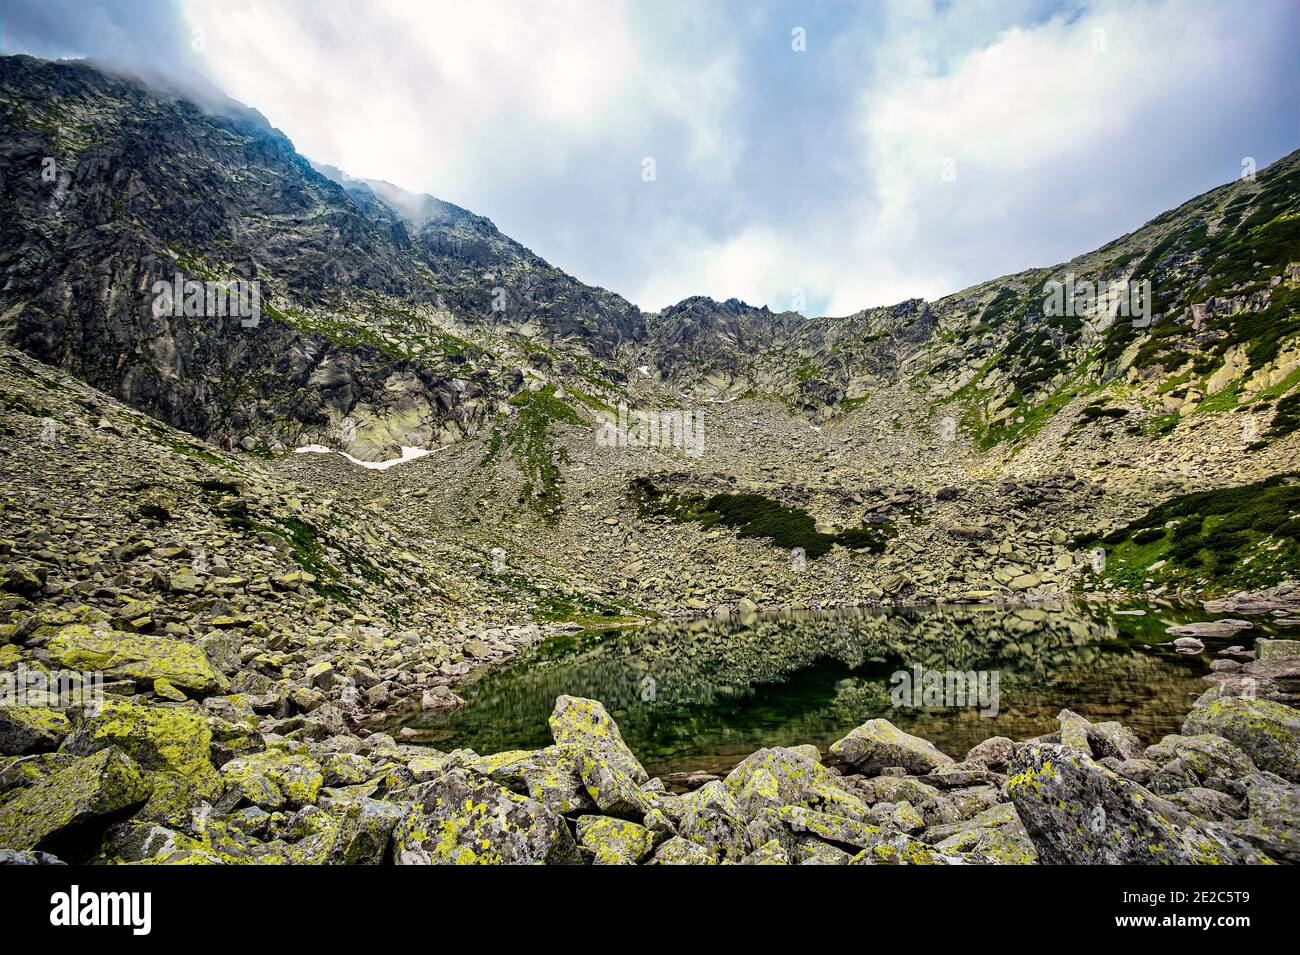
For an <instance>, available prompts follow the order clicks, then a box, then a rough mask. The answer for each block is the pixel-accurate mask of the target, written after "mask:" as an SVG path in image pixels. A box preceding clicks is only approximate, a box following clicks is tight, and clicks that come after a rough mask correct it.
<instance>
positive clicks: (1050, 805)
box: [1006, 743, 1268, 865]
mask: <svg viewBox="0 0 1300 955" xmlns="http://www.w3.org/2000/svg"><path fill="white" fill-rule="evenodd" d="M1011 769H1012V771H1013V772H1014V773H1015V775H1014V776H1013V777H1012V778H1011V779H1009V780H1008V781H1007V784H1006V792H1007V794H1008V795H1009V796H1010V797H1011V800H1012V802H1013V803H1015V807H1016V812H1017V813H1018V814H1019V816H1020V818H1021V820H1023V822H1024V824H1025V829H1026V830H1027V831H1028V833H1029V836H1030V838H1031V839H1033V841H1034V848H1035V849H1036V850H1037V852H1038V857H1039V859H1040V860H1041V861H1042V862H1045V863H1048V864H1065V865H1096V864H1103V865H1115V864H1119V865H1130V864H1139V865H1143V864H1181V865H1187V864H1231V863H1240V862H1266V861H1268V860H1267V859H1266V858H1265V857H1264V856H1263V855H1262V854H1260V853H1259V852H1257V851H1256V850H1254V849H1253V848H1251V847H1250V846H1249V845H1247V844H1245V843H1244V842H1242V841H1241V840H1240V839H1239V838H1236V837H1234V836H1232V835H1231V834H1229V833H1225V832H1223V831H1220V830H1217V829H1215V828H1214V827H1213V825H1212V824H1210V823H1206V824H1204V825H1202V826H1197V825H1193V819H1192V817H1190V816H1189V815H1187V814H1186V813H1184V812H1183V811H1182V810H1180V809H1179V808H1178V807H1176V806H1174V805H1173V804H1172V803H1170V802H1169V801H1168V800H1166V799H1163V798H1161V797H1160V796H1157V795H1156V794H1155V793H1153V792H1151V791H1150V790H1148V789H1145V788H1143V787H1142V786H1139V785H1137V784H1136V783H1133V782H1130V781H1129V780H1127V779H1124V778H1122V777H1120V776H1118V775H1116V774H1115V773H1113V772H1111V771H1110V770H1108V769H1106V768H1105V767H1102V766H1099V765H1097V764H1096V763H1095V762H1093V761H1092V760H1091V759H1089V758H1088V757H1087V756H1084V755H1083V754H1082V753H1080V752H1078V751H1077V750H1074V749H1071V748H1070V747H1067V746H1062V745H1058V744H1051V743H1030V744H1028V745H1026V746H1024V747H1022V748H1021V749H1020V751H1019V752H1017V754H1016V758H1015V760H1014V761H1013V763H1012V765H1011Z"/></svg>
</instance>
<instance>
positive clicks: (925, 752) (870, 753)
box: [831, 719, 954, 776]
mask: <svg viewBox="0 0 1300 955" xmlns="http://www.w3.org/2000/svg"><path fill="white" fill-rule="evenodd" d="M831 752H832V753H833V754H834V755H836V756H838V757H839V758H840V759H842V760H843V761H844V762H846V763H848V764H849V765H850V766H852V767H853V768H854V769H856V770H857V771H858V772H861V773H866V774H873V773H878V772H880V771H881V770H882V769H885V768H886V767H889V766H902V767H903V768H904V769H905V770H907V772H908V773H910V774H911V775H914V776H923V775H925V774H926V773H928V772H930V771H931V770H933V769H936V768H937V767H939V766H943V765H945V764H947V763H951V762H953V761H954V760H953V758H952V757H951V756H947V755H945V754H944V753H941V752H939V750H938V749H937V748H936V747H935V745H934V744H933V743H931V742H930V741H929V740H924V739H921V738H920V737H919V736H911V735H909V734H907V733H904V732H903V731H902V730H900V729H899V728H898V727H897V726H895V725H894V724H893V723H891V722H889V720H883V719H877V720H868V721H867V722H865V723H863V724H862V725H861V726H859V727H858V728H857V729H855V730H853V732H851V733H849V735H848V736H846V737H844V738H843V739H842V740H839V741H838V742H836V743H832V744H831Z"/></svg>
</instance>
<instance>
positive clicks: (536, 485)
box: [485, 385, 583, 521]
mask: <svg viewBox="0 0 1300 955" xmlns="http://www.w3.org/2000/svg"><path fill="white" fill-rule="evenodd" d="M510 404H511V405H513V406H514V407H515V408H516V409H517V413H516V414H515V416H514V420H513V421H512V422H511V423H510V425H509V426H508V427H509V430H508V432H507V434H506V435H505V437H504V438H503V439H502V440H503V441H504V443H505V445H506V446H507V447H508V448H509V449H510V454H511V456H512V457H513V459H514V461H515V464H516V465H517V466H518V468H519V470H520V471H521V472H522V473H523V475H524V487H523V488H522V489H521V490H520V492H519V501H520V503H522V504H526V505H528V506H529V507H530V508H532V509H533V510H535V511H537V512H538V513H539V514H541V515H542V517H543V518H545V519H546V520H548V521H554V520H556V519H557V518H558V516H559V507H560V504H561V503H562V502H563V492H562V490H561V488H560V484H561V480H562V478H561V474H560V466H559V463H557V462H564V461H567V456H566V454H565V452H564V451H563V450H562V449H561V450H560V451H558V452H557V451H556V450H555V447H554V444H553V442H552V440H551V428H552V426H553V425H555V424H557V423H563V424H569V425H574V426H575V427H581V426H582V423H583V422H582V418H580V417H579V416H578V413H577V412H576V411H574V409H573V407H572V406H571V405H569V404H568V403H567V402H565V401H563V400H561V399H560V398H557V397H556V396H555V386H554V385H546V386H545V387H543V388H542V389H541V390H540V391H522V392H520V393H519V394H517V395H515V396H514V397H513V398H511V399H510ZM502 426H503V425H498V428H500V427H502ZM493 441H496V435H495V433H494V435H493ZM500 447H501V444H500V443H499V442H498V443H497V444H496V445H495V449H494V448H493V447H492V446H491V445H489V449H488V455H495V454H496V453H497V452H498V451H499V450H500ZM486 460H487V458H486V457H485V461H486Z"/></svg>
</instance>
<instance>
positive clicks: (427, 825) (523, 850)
mask: <svg viewBox="0 0 1300 955" xmlns="http://www.w3.org/2000/svg"><path fill="white" fill-rule="evenodd" d="M411 796H412V798H413V799H414V801H415V805H414V806H413V807H412V809H411V811H410V812H408V813H407V815H406V817H405V818H404V819H403V820H402V821H401V823H399V824H398V826H397V829H396V831H395V832H394V833H393V851H394V857H395V860H396V861H397V862H398V863H399V864H402V865H501V864H506V865H509V864H518V863H523V864H530V865H538V864H549V865H570V864H576V863H578V862H579V861H580V857H579V854H578V846H577V843H576V842H574V840H573V835H572V833H570V832H569V827H568V825H566V824H565V822H564V820H563V819H562V818H560V816H558V815H557V814H556V813H554V812H553V811H552V810H550V809H548V808H547V807H546V806H543V805H542V804H541V803H539V802H538V801H537V800H535V799H531V798H529V797H527V796H520V795H518V794H517V793H512V792H511V791H510V790H508V789H506V788H504V787H502V786H499V785H497V784H496V783H494V782H493V781H492V780H490V779H488V778H486V777H485V776H480V775H478V774H477V773H474V772H470V771H468V770H465V769H453V770H450V771H449V772H446V773H444V774H443V775H442V776H440V777H438V778H437V779H435V780H433V781H431V782H427V783H421V784H420V785H419V786H417V787H415V789H413V790H412V792H411Z"/></svg>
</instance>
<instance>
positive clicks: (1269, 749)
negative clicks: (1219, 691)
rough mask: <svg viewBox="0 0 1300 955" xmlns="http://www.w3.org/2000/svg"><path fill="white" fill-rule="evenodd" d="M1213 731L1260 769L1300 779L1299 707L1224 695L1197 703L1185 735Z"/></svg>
mask: <svg viewBox="0 0 1300 955" xmlns="http://www.w3.org/2000/svg"><path fill="white" fill-rule="evenodd" d="M1202 733H1213V734H1215V735H1217V736H1222V737H1224V738H1225V739H1227V740H1229V741H1231V742H1233V743H1235V744H1237V746H1239V747H1240V748H1241V749H1242V750H1244V751H1245V752H1246V755H1248V756H1249V757H1250V758H1251V759H1252V760H1254V762H1255V765H1256V766H1258V767H1259V768H1260V769H1266V770H1268V771H1269V772H1272V773H1277V774H1278V775H1279V776H1281V777H1282V778H1284V779H1289V780H1290V781H1291V782H1293V783H1296V782H1300V710H1296V709H1293V708H1292V707H1289V706H1285V705H1284V704H1282V703H1274V702H1273V701H1272V700H1248V699H1245V698H1243V697H1238V696H1221V697H1217V698H1214V699H1211V700H1208V701H1206V702H1205V703H1204V704H1203V705H1198V706H1197V707H1196V708H1195V709H1194V710H1192V712H1191V713H1189V714H1187V719H1185V720H1184V721H1183V735H1185V736H1197V735H1199V734H1202Z"/></svg>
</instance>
